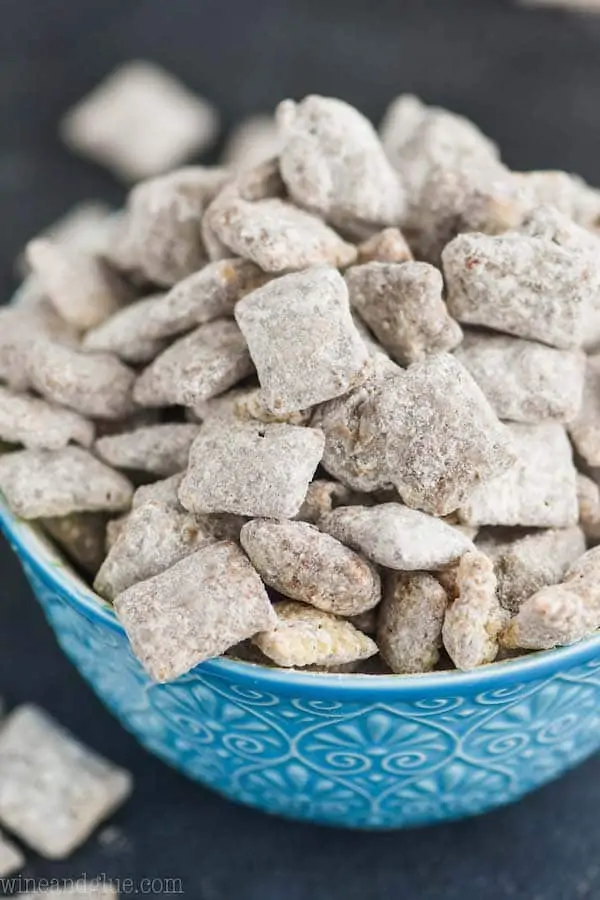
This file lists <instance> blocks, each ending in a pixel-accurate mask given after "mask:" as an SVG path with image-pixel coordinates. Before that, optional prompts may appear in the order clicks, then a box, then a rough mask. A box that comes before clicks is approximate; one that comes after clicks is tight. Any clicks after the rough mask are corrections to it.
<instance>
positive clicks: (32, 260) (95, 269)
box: [26, 238, 132, 331]
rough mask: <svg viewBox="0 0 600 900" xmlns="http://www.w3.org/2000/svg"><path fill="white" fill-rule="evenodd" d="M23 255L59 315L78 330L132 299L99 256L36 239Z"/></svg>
mask: <svg viewBox="0 0 600 900" xmlns="http://www.w3.org/2000/svg"><path fill="white" fill-rule="evenodd" d="M26 255H27V262H28V263H29V265H30V266H31V269H32V271H33V273H34V275H35V276H36V278H38V279H39V282H40V284H41V286H42V289H43V290H44V293H45V294H46V295H47V296H48V297H49V299H50V300H51V301H52V303H53V304H54V306H55V307H56V309H57V311H58V313H59V315H61V316H62V318H63V319H64V320H65V321H66V322H69V324H71V325H73V326H74V327H75V328H78V329H80V330H81V331H85V330H87V329H88V328H94V327H95V326H96V325H99V324H100V323H101V322H104V320H105V319H107V318H108V317H109V316H111V315H112V314H113V313H114V312H116V311H117V310H118V309H119V308H120V307H121V306H122V305H123V304H124V303H126V302H127V301H128V300H130V299H131V297H132V293H131V291H130V289H129V288H127V287H126V286H125V285H124V283H123V282H122V281H121V279H120V278H119V277H118V276H117V275H116V274H115V273H114V272H111V271H110V270H109V268H108V266H107V264H106V263H105V262H104V261H103V260H102V259H101V258H100V257H97V256H94V255H93V254H91V253H86V252H85V251H84V250H79V249H71V248H69V247H64V246H63V245H61V244H55V243H53V242H52V241H50V240H48V239H47V238H37V239H36V240H34V241H31V243H30V244H28V246H27V249H26Z"/></svg>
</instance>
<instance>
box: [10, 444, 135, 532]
mask: <svg viewBox="0 0 600 900" xmlns="http://www.w3.org/2000/svg"><path fill="white" fill-rule="evenodd" d="M0 490H1V491H2V492H3V494H4V496H5V497H6V500H7V501H8V505H9V506H10V508H11V509H12V510H13V512H14V513H15V514H16V515H17V516H21V518H23V519H39V518H41V517H43V516H67V515H69V513H72V512H101V511H103V510H106V511H111V510H114V511H120V510H124V509H127V508H128V507H129V505H130V503H131V497H132V494H133V488H132V487H131V484H130V483H129V481H128V480H127V479H126V478H124V477H123V475H120V474H119V473H118V472H115V471H114V470H113V469H110V468H109V467H108V466H106V465H104V463H102V462H100V460H98V459H96V458H95V457H94V456H92V454H91V453H88V451H87V450H82V448H81V447H65V448H64V449H63V450H19V451H18V452H16V453H6V454H4V455H3V456H0Z"/></svg>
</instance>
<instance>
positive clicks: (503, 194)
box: [404, 160, 528, 265]
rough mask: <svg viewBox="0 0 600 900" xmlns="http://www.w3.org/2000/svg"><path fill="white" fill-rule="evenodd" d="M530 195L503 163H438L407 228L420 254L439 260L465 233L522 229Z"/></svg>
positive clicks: (412, 211)
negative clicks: (451, 164)
mask: <svg viewBox="0 0 600 900" xmlns="http://www.w3.org/2000/svg"><path fill="white" fill-rule="evenodd" d="M527 211H528V204H527V197H526V196H525V194H524V191H523V190H522V188H521V187H520V185H519V183H518V182H517V181H515V179H514V177H513V174H512V172H510V171H509V169H507V168H506V167H505V166H503V165H502V164H501V163H499V162H497V161H494V160H488V162H486V163H484V162H482V161H481V160H480V161H479V163H478V165H476V166H472V165H471V163H470V161H468V160H465V161H463V163H462V164H461V165H460V166H459V167H458V168H451V169H447V168H445V167H444V166H437V167H434V168H433V169H432V170H431V172H430V173H429V175H428V177H427V180H426V183H425V185H424V187H423V189H422V192H421V195H420V197H419V201H418V204H417V205H416V206H414V207H412V208H411V209H410V211H409V215H408V216H407V219H406V221H405V223H404V230H405V233H406V235H407V236H408V239H409V240H410V245H411V247H412V250H413V252H414V253H415V254H416V255H417V256H418V257H419V259H425V260H427V261H428V262H431V263H434V264H435V265H439V264H440V259H441V254H442V250H443V249H444V247H445V246H446V244H448V243H449V242H450V241H451V240H452V239H453V238H454V237H456V235H458V234H462V233H463V232H482V233H483V234H501V233H502V232H505V231H507V230H509V229H514V228H518V226H519V225H520V224H521V222H522V221H523V217H524V215H525V214H526V212H527Z"/></svg>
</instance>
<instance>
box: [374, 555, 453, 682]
mask: <svg viewBox="0 0 600 900" xmlns="http://www.w3.org/2000/svg"><path fill="white" fill-rule="evenodd" d="M447 606H448V596H447V594H446V591H445V590H444V588H443V587H442V586H441V584H440V583H439V581H437V580H436V579H435V578H434V577H433V576H432V575H428V574H427V573H425V572H413V573H410V574H408V573H406V572H393V573H388V575H387V576H386V579H385V580H384V587H383V600H382V602H381V606H380V608H379V616H378V622H377V637H376V639H377V646H378V647H379V652H380V653H381V655H382V656H383V658H384V660H385V661H386V663H387V664H388V666H389V667H390V668H391V669H392V671H393V672H397V673H398V674H400V675H403V674H412V673H417V672H430V671H431V670H432V669H434V668H435V666H436V663H437V662H438V660H439V658H440V651H441V648H442V625H443V623H444V616H445V614H446V608H447Z"/></svg>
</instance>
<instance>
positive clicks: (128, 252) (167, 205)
mask: <svg viewBox="0 0 600 900" xmlns="http://www.w3.org/2000/svg"><path fill="white" fill-rule="evenodd" d="M227 177H228V176H227V173H226V172H225V171H224V170H223V169H207V168H204V167H202V166H188V167H186V168H184V169H178V170H176V171H174V172H170V173H169V174H168V175H162V176H160V177H159V178H152V179H150V180H148V181H143V182H142V183H141V184H138V185H136V187H134V188H133V190H132V191H131V192H130V194H129V197H128V198H127V206H126V209H125V216H124V221H123V234H122V237H121V247H117V248H115V254H116V258H117V262H119V263H120V265H121V267H122V268H124V269H125V270H132V271H133V272H138V273H140V274H141V275H142V276H144V277H145V278H146V279H148V280H149V281H151V282H154V283H155V284H159V285H164V286H167V287H170V286H171V285H174V284H176V283H177V282H178V281H180V280H181V279H182V278H186V277H187V276H188V275H191V274H192V273H193V272H196V271H198V269H200V268H201V267H202V266H203V265H204V263H205V262H206V261H207V254H206V248H205V246H204V241H203V239H202V231H201V220H202V216H203V213H204V210H205V209H206V208H207V206H208V205H209V204H210V203H211V201H212V200H213V199H214V197H215V196H216V194H217V193H218V192H219V190H220V189H221V187H222V186H223V184H224V183H225V181H226V179H227Z"/></svg>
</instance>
